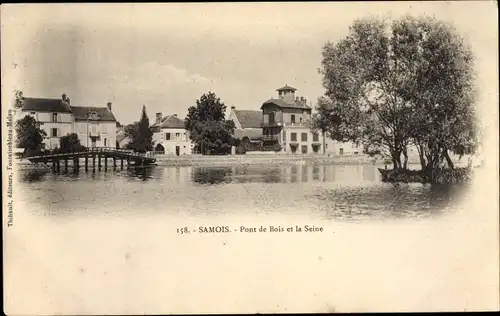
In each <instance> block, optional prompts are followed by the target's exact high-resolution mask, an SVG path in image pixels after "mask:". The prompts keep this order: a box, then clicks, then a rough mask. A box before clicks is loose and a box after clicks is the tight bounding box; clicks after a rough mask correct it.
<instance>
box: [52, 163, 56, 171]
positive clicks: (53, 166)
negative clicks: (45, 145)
mask: <svg viewBox="0 0 500 316" xmlns="http://www.w3.org/2000/svg"><path fill="white" fill-rule="evenodd" d="M52 171H53V172H56V161H55V160H52Z"/></svg>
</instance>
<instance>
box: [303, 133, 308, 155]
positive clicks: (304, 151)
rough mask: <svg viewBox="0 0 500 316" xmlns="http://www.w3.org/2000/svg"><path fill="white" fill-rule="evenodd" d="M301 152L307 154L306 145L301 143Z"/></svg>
mask: <svg viewBox="0 0 500 316" xmlns="http://www.w3.org/2000/svg"><path fill="white" fill-rule="evenodd" d="M306 135H307V134H306ZM302 153H303V154H307V145H302Z"/></svg>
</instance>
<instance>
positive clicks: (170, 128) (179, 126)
mask: <svg viewBox="0 0 500 316" xmlns="http://www.w3.org/2000/svg"><path fill="white" fill-rule="evenodd" d="M151 129H152V131H153V142H154V146H155V148H154V150H155V151H156V152H164V153H165V154H170V155H172V154H173V155H176V156H181V155H191V154H192V152H193V144H192V143H191V141H190V139H189V132H188V131H187V130H186V129H185V128H184V120H182V119H180V118H179V117H177V114H173V115H168V116H165V117H162V113H156V121H155V123H154V124H153V125H152V126H151Z"/></svg>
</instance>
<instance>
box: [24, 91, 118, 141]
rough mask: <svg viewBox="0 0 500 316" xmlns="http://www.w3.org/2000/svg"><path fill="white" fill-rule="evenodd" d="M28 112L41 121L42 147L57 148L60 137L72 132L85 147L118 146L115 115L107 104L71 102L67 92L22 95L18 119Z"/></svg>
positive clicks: (109, 104)
mask: <svg viewBox="0 0 500 316" xmlns="http://www.w3.org/2000/svg"><path fill="white" fill-rule="evenodd" d="M26 115H29V116H32V117H34V118H35V120H36V121H37V122H39V123H40V128H41V129H42V130H44V131H45V133H46V136H45V138H44V140H43V144H42V148H45V149H54V148H58V147H59V146H60V138H61V137H62V136H66V135H69V134H72V133H75V134H77V135H78V139H79V140H80V143H81V144H82V145H83V146H86V147H115V146H116V119H115V116H114V115H113V112H112V111H111V103H108V105H107V107H84V106H71V104H70V100H69V98H67V97H66V96H65V95H63V96H62V98H61V99H48V98H29V97H25V98H23V99H22V107H21V111H20V113H19V117H18V119H20V118H22V117H24V116H26Z"/></svg>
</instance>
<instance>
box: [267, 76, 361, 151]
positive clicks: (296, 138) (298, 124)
mask: <svg viewBox="0 0 500 316" xmlns="http://www.w3.org/2000/svg"><path fill="white" fill-rule="evenodd" d="M277 91H278V98H271V99H269V100H267V101H265V102H264V103H263V104H262V106H261V110H262V119H261V125H262V129H263V134H264V135H263V137H262V138H263V140H264V144H265V145H273V144H279V145H280V146H281V148H282V149H281V152H282V153H287V154H299V153H300V154H322V153H323V148H322V146H323V136H322V135H321V133H318V132H315V131H313V130H312V126H311V125H312V124H311V120H312V110H313V109H312V107H311V106H310V105H308V104H307V99H306V98H304V97H298V96H296V95H295V91H297V89H295V88H293V87H290V86H288V85H285V86H284V87H282V88H279V89H277ZM324 143H325V144H324V145H325V148H324V152H325V153H326V154H329V155H358V154H362V152H363V148H362V146H356V145H355V144H353V143H339V142H336V141H333V140H332V139H330V138H329V137H328V136H327V137H326V139H325V140H324Z"/></svg>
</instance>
